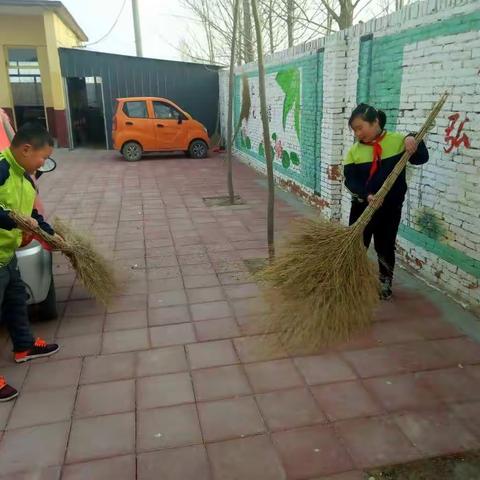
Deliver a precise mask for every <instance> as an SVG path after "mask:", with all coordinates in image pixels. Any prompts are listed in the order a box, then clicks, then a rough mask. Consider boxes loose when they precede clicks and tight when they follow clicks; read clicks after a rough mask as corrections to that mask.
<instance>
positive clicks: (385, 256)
mask: <svg viewBox="0 0 480 480" xmlns="http://www.w3.org/2000/svg"><path fill="white" fill-rule="evenodd" d="M366 208H367V203H366V202H364V203H359V202H352V208H351V210H350V225H352V224H353V223H355V222H356V221H357V219H358V218H359V217H360V215H361V214H362V213H363V212H364V210H365V209H366ZM401 217H402V206H401V205H400V206H398V207H391V206H383V207H381V208H380V209H379V210H378V211H377V212H376V213H375V215H374V216H373V218H372V220H371V221H370V223H369V224H368V225H367V228H366V229H365V232H364V235H363V241H364V243H365V247H366V248H368V247H369V246H370V242H371V241H372V237H373V241H374V245H375V251H376V252H377V256H378V266H379V269H380V280H382V281H384V280H390V281H391V280H392V279H393V270H394V268H395V241H396V238H397V233H398V227H399V225H400V220H401Z"/></svg>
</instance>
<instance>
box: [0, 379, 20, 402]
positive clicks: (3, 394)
mask: <svg viewBox="0 0 480 480" xmlns="http://www.w3.org/2000/svg"><path fill="white" fill-rule="evenodd" d="M16 396H18V392H17V391H16V390H15V389H14V388H13V387H11V386H10V385H8V383H7V382H6V381H5V378H3V377H0V402H8V401H9V400H13V399H14V398H15V397H16Z"/></svg>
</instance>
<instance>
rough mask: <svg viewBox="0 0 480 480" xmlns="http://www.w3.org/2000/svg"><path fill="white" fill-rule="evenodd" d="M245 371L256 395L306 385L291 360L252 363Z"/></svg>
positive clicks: (246, 366)
mask: <svg viewBox="0 0 480 480" xmlns="http://www.w3.org/2000/svg"><path fill="white" fill-rule="evenodd" d="M245 371H246V372H247V376H248V379H249V380H250V384H251V385H252V388H253V390H254V392H255V393H266V392H271V391H273V390H281V389H284V388H293V387H302V386H303V385H304V381H303V378H302V377H301V376H300V374H299V373H298V372H297V370H296V368H295V365H294V363H293V362H292V360H290V359H285V360H272V361H270V362H261V363H250V364H248V365H245Z"/></svg>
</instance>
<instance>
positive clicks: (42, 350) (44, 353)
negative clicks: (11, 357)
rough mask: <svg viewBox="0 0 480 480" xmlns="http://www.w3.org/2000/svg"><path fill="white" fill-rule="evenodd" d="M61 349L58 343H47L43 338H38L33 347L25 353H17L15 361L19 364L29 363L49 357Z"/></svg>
mask: <svg viewBox="0 0 480 480" xmlns="http://www.w3.org/2000/svg"><path fill="white" fill-rule="evenodd" d="M59 350H60V347H59V346H58V345H57V344H56V343H47V342H45V340H42V339H41V338H37V339H36V340H35V343H34V344H33V347H32V348H30V349H29V350H25V351H24V352H15V361H16V362H17V363H23V362H28V361H29V360H33V359H34V358H42V357H49V356H50V355H53V354H54V353H57V352H58V351H59Z"/></svg>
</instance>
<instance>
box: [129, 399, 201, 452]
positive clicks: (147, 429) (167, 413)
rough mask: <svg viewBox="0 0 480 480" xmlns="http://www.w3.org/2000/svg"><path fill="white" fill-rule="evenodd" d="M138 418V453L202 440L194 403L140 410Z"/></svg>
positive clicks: (199, 442)
mask: <svg viewBox="0 0 480 480" xmlns="http://www.w3.org/2000/svg"><path fill="white" fill-rule="evenodd" d="M137 418H138V419H137V451H139V452H146V451H150V450H160V449H163V448H173V447H184V446H188V445H195V444H201V443H202V433H201V431H200V424H199V422H198V417H197V409H196V407H195V405H179V406H175V407H165V408H156V409H153V410H142V411H139V412H138V417H137Z"/></svg>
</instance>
